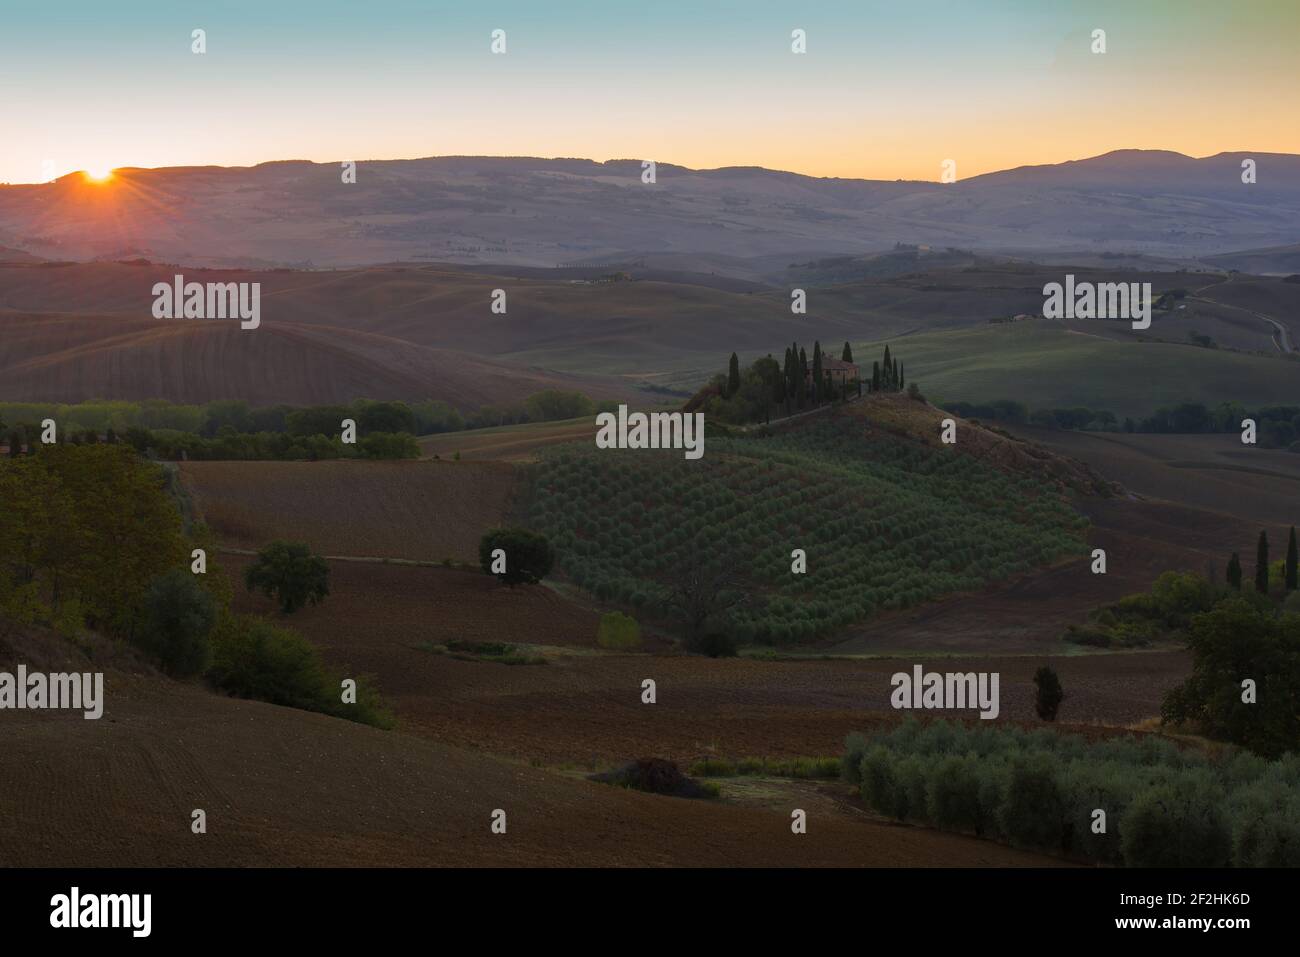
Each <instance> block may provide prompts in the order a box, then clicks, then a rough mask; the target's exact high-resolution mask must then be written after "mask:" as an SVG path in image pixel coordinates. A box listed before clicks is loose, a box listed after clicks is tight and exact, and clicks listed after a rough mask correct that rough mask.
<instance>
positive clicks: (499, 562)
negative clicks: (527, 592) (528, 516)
mask: <svg viewBox="0 0 1300 957" xmlns="http://www.w3.org/2000/svg"><path fill="white" fill-rule="evenodd" d="M478 560H479V565H480V567H481V568H482V569H483V571H484V572H486V573H487V574H489V575H495V576H496V577H497V578H498V579H500V580H501V581H502V582H504V583H505V584H507V585H510V586H512V587H513V586H514V585H520V584H523V585H532V584H536V583H537V582H539V581H541V580H542V579H543V578H545V577H546V576H547V575H549V574H550V573H551V566H552V565H553V564H554V562H555V555H554V553H553V552H552V551H551V544H550V542H548V541H547V540H546V536H544V535H539V534H538V533H537V532H534V531H530V530H529V529H526V528H517V527H512V528H494V529H491V530H490V531H488V533H487V534H486V535H484V536H483V538H482V539H480V540H479V544H478Z"/></svg>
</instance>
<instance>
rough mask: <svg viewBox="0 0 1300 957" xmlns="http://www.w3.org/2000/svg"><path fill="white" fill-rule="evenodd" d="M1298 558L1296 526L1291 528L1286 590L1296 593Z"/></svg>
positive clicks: (1287, 554)
mask: <svg viewBox="0 0 1300 957" xmlns="http://www.w3.org/2000/svg"><path fill="white" fill-rule="evenodd" d="M1298 557H1300V556H1297V553H1296V544H1295V526H1294V525H1292V526H1291V539H1290V541H1289V542H1287V546H1286V566H1285V568H1286V590H1287V591H1295V590H1296V585H1297V581H1296V578H1297V567H1296V566H1297V559H1298Z"/></svg>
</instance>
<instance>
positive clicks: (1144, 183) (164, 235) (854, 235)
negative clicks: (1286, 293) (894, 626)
mask: <svg viewBox="0 0 1300 957" xmlns="http://www.w3.org/2000/svg"><path fill="white" fill-rule="evenodd" d="M1246 156H1249V157H1251V158H1254V159H1255V160H1256V161H1257V162H1258V163H1259V164H1260V168H1261V170H1262V172H1261V176H1260V179H1259V182H1258V183H1257V184H1254V185H1252V186H1250V187H1243V185H1242V183H1241V180H1240V161H1241V159H1242V158H1243V157H1246ZM655 159H657V161H658V168H657V181H656V183H654V184H653V185H646V184H643V183H642V182H641V160H640V158H629V159H622V160H611V161H609V162H606V163H597V162H593V161H590V160H584V159H539V158H535V157H469V156H459V157H450V156H449V157H431V158H425V159H411V160H384V161H362V162H360V163H359V164H358V176H357V181H356V183H354V184H348V185H345V184H343V183H341V181H340V172H339V164H338V163H309V162H305V161H296V160H295V161H285V162H273V163H263V164H260V165H258V166H254V167H231V168H225V167H211V166H209V167H175V168H163V169H137V168H128V169H121V170H118V171H117V172H116V174H115V177H114V179H112V180H110V181H108V182H106V183H93V182H88V181H86V180H85V179H84V178H83V177H82V176H81V175H80V174H77V173H73V174H69V175H68V176H64V177H62V178H60V179H59V180H57V181H55V182H53V183H46V184H40V185H32V186H4V187H0V245H4V246H9V247H12V248H15V249H20V250H25V251H27V252H30V253H33V254H35V255H38V256H41V257H44V258H51V259H78V260H90V259H97V258H103V259H122V258H132V257H139V256H143V257H145V258H148V259H158V260H164V261H172V262H183V263H186V264H189V265H223V266H266V265H291V266H302V265H307V264H311V265H315V266H340V265H359V264H367V263H378V262H393V261H397V260H407V261H417V260H426V261H427V260H434V261H447V262H466V263H486V262H497V263H500V262H510V263H517V264H520V265H531V266H545V267H550V266H556V265H564V264H575V263H587V262H593V261H597V260H604V261H618V260H620V259H621V260H624V261H627V260H638V259H640V258H641V257H643V256H646V255H649V256H652V257H654V256H659V255H667V256H669V257H681V256H683V255H686V256H694V257H696V258H698V257H706V258H707V259H708V260H709V262H710V268H709V269H706V270H703V271H714V270H716V271H727V270H728V266H727V262H728V260H733V261H734V260H739V261H740V262H739V263H737V264H736V267H735V268H734V270H732V271H731V274H732V275H736V276H738V277H741V278H754V264H756V263H762V262H763V261H764V260H766V259H767V257H778V259H779V258H781V257H784V262H782V263H781V265H782V266H784V265H787V264H789V263H791V262H799V261H805V260H807V259H809V258H817V257H820V256H830V255H836V254H861V253H866V252H880V251H884V250H887V249H889V248H890V247H892V246H893V244H894V243H895V242H908V243H928V244H933V245H936V246H960V247H961V248H963V249H983V250H990V249H998V248H1011V247H1014V248H1037V249H1040V250H1049V249H1065V248H1072V249H1079V248H1093V249H1094V250H1098V251H1105V250H1112V251H1128V252H1144V253H1150V254H1172V255H1176V256H1180V257H1190V256H1195V255H1200V254H1212V253H1225V252H1231V251H1234V250H1239V249H1249V248H1260V247H1267V246H1273V245H1279V244H1284V243H1290V242H1294V241H1295V236H1294V228H1293V226H1294V222H1295V219H1296V213H1297V210H1300V157H1296V156H1292V155H1288V154H1276V153H1263V152H1256V153H1221V154H1219V155H1217V156H1211V157H1205V158H1192V157H1189V156H1184V155H1182V154H1179V153H1171V152H1168V151H1158V150H1152V151H1142V150H1119V151H1116V152H1113V153H1107V154H1104V155H1102V156H1096V157H1091V158H1088V159H1082V160H1076V161H1071V162H1067V163H1060V164H1056V165H1053V166H1040V167H1022V168H1019V169H1012V170H1006V171H1002V172H998V173H991V174H987V175H984V176H977V177H973V178H971V179H966V180H961V179H959V180H958V182H956V183H954V184H949V185H941V184H939V183H936V182H915V181H873V180H856V179H831V178H817V177H811V176H802V175H798V174H794V173H787V172H781V171H777V170H768V169H763V168H760V167H729V168H723V169H713V170H693V169H687V168H685V167H681V166H675V165H673V164H671V163H670V162H668V160H669V159H670V158H669V157H657V158H655ZM937 174H938V171H937V169H936V175H937ZM746 261H749V263H748V264H746ZM657 262H658V264H659V265H661V266H663V267H665V268H672V267H671V260H659V261H657ZM774 265H775V263H773V262H770V261H769V262H768V263H767V265H766V266H765V267H764V270H763V271H767V270H768V269H770V268H771V267H772V266H774Z"/></svg>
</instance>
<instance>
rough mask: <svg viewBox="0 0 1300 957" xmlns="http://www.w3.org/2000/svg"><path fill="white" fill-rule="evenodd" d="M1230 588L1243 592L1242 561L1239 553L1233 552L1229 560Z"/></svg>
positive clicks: (1228, 575) (1228, 576) (1228, 577)
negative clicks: (1238, 555)
mask: <svg viewBox="0 0 1300 957" xmlns="http://www.w3.org/2000/svg"><path fill="white" fill-rule="evenodd" d="M1227 579H1228V587H1229V588H1234V589H1236V590H1237V591H1241V559H1240V558H1238V557H1237V553H1236V552H1233V553H1232V557H1231V558H1229V559H1228V574H1227Z"/></svg>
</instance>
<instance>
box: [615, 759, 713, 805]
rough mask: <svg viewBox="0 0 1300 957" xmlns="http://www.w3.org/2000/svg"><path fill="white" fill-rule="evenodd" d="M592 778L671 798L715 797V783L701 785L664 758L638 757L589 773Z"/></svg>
mask: <svg viewBox="0 0 1300 957" xmlns="http://www.w3.org/2000/svg"><path fill="white" fill-rule="evenodd" d="M590 779H591V780H593V781H600V782H602V783H604V784H615V785H618V786H619V787H625V788H632V789H633V790H637V791H648V792H649V793H651V794H667V795H670V796H672V797H684V798H713V797H717V796H718V791H717V786H716V785H714V784H712V783H711V782H706V783H705V784H701V783H700V782H698V781H694V780H692V779H691V778H689V777H687V776H686V775H685V774H682V772H681V769H679V768H678V767H677V765H676V764H675V763H674V762H672V761H669V760H667V759H665V758H639V759H637V760H636V761H632V762H630V763H628V764H625V765H623V766H622V767H621V768H616V769H614V770H613V771H605V772H602V773H600V774H593V775H590Z"/></svg>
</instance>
